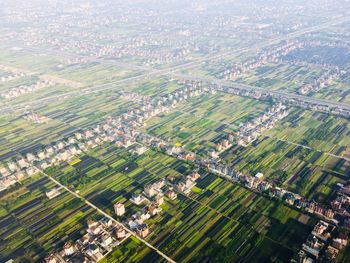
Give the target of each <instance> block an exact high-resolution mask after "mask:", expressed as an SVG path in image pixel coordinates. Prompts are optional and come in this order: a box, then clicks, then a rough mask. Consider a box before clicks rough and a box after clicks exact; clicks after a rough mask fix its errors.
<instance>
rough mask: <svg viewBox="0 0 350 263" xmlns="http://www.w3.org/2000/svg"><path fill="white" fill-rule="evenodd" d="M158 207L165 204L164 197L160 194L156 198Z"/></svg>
mask: <svg viewBox="0 0 350 263" xmlns="http://www.w3.org/2000/svg"><path fill="white" fill-rule="evenodd" d="M155 201H156V204H157V205H162V204H163V203H164V196H163V194H158V195H157V196H156V198H155Z"/></svg>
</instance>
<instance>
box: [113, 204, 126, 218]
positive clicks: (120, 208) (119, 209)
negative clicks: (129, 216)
mask: <svg viewBox="0 0 350 263" xmlns="http://www.w3.org/2000/svg"><path fill="white" fill-rule="evenodd" d="M114 212H115V214H116V215H117V216H122V215H124V214H125V206H124V204H122V203H119V202H118V203H115V204H114Z"/></svg>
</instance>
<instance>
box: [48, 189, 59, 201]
mask: <svg viewBox="0 0 350 263" xmlns="http://www.w3.org/2000/svg"><path fill="white" fill-rule="evenodd" d="M60 194H61V192H60V191H59V190H58V189H57V188H55V189H51V190H47V191H45V195H46V197H47V198H48V199H53V198H55V197H56V196H59V195H60Z"/></svg>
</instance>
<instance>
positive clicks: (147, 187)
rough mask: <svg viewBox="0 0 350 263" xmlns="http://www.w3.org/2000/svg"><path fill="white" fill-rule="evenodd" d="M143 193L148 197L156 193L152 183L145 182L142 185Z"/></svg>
mask: <svg viewBox="0 0 350 263" xmlns="http://www.w3.org/2000/svg"><path fill="white" fill-rule="evenodd" d="M144 193H145V195H147V196H148V197H153V196H155V195H156V194H157V192H156V190H155V189H154V186H153V184H147V185H145V187H144Z"/></svg>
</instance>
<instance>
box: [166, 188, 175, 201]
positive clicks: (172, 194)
mask: <svg viewBox="0 0 350 263" xmlns="http://www.w3.org/2000/svg"><path fill="white" fill-rule="evenodd" d="M166 196H167V197H168V198H169V199H171V200H175V199H176V198H177V194H176V193H175V192H174V191H173V190H172V189H169V190H168V191H167V192H166Z"/></svg>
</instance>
